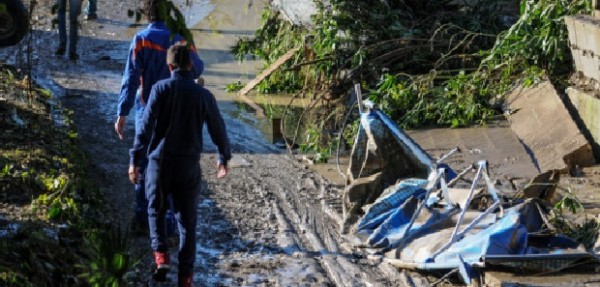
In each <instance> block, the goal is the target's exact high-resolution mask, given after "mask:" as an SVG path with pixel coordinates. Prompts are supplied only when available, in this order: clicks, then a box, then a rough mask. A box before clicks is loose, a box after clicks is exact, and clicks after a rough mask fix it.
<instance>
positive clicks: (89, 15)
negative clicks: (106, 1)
mask: <svg viewBox="0 0 600 287" xmlns="http://www.w3.org/2000/svg"><path fill="white" fill-rule="evenodd" d="M83 19H85V20H88V21H89V20H96V19H98V15H96V14H88V15H85V16H83Z"/></svg>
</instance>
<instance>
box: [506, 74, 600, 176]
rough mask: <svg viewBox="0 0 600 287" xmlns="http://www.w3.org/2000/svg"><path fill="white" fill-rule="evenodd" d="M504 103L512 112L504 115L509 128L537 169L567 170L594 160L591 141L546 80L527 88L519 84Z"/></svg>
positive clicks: (543, 170)
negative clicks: (528, 153)
mask: <svg viewBox="0 0 600 287" xmlns="http://www.w3.org/2000/svg"><path fill="white" fill-rule="evenodd" d="M506 102H507V105H508V106H509V108H510V109H511V110H513V111H516V112H515V113H513V114H511V115H510V116H509V117H508V121H509V122H510V125H511V129H512V130H513V131H514V132H515V134H516V135H517V137H518V138H519V139H520V140H521V142H522V143H523V145H524V146H525V148H526V149H527V150H528V151H529V152H530V154H531V156H532V158H533V159H534V162H535V163H536V164H537V166H538V167H539V169H540V171H541V172H545V171H548V170H552V169H557V170H560V171H562V172H567V171H569V170H570V169H572V168H574V167H575V166H576V165H578V166H579V167H584V166H590V165H593V164H594V163H595V159H594V155H593V152H592V146H591V144H590V143H589V142H588V141H587V139H586V138H585V136H584V135H583V134H582V133H581V131H580V130H579V128H578V127H577V124H576V123H575V121H574V120H573V119H572V118H571V115H570V114H569V112H568V110H567V108H566V107H565V105H564V103H563V102H562V100H561V97H560V95H559V94H558V93H557V92H556V90H555V89H554V86H553V85H552V84H551V83H550V82H549V81H546V82H543V83H540V84H538V85H536V86H534V87H530V88H523V87H519V88H517V89H515V90H514V91H513V92H511V93H510V94H509V95H508V96H507V98H506ZM580 105H581V102H580Z"/></svg>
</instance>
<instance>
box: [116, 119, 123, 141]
mask: <svg viewBox="0 0 600 287" xmlns="http://www.w3.org/2000/svg"><path fill="white" fill-rule="evenodd" d="M124 127H125V117H123V116H119V117H118V118H117V121H116V122H115V132H116V133H117V134H118V135H119V139H121V140H123V138H124V137H125V136H124V133H123V128H124Z"/></svg>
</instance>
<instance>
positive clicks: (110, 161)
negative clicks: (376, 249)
mask: <svg viewBox="0 0 600 287" xmlns="http://www.w3.org/2000/svg"><path fill="white" fill-rule="evenodd" d="M182 2H183V1H182ZM53 4H54V1H50V0H41V1H38V3H37V6H36V7H35V10H34V11H35V12H34V15H33V19H34V23H33V29H34V31H33V34H32V38H31V48H32V49H33V53H32V55H33V57H32V59H33V61H32V68H33V69H32V75H33V77H34V79H35V80H36V81H37V82H38V83H40V84H42V85H43V86H45V87H47V88H49V89H51V90H52V91H53V93H54V94H55V95H56V96H57V97H58V98H59V99H60V101H61V102H62V104H63V105H64V106H66V107H68V108H70V109H72V110H73V111H74V113H75V120H76V124H77V126H78V129H79V137H80V138H81V141H82V144H83V148H84V149H85V151H86V152H87V153H88V155H89V157H90V159H91V162H92V165H93V166H92V168H93V175H92V176H93V180H94V182H95V184H96V185H97V186H98V188H100V189H101V190H102V191H103V192H104V194H105V197H106V200H107V201H108V202H109V204H111V205H113V206H114V208H113V209H112V210H114V214H112V215H111V216H112V217H113V218H114V220H115V223H117V222H121V224H128V223H129V219H130V218H132V216H133V206H134V194H133V186H132V185H131V184H130V183H129V182H128V180H127V174H126V171H127V164H128V153H127V151H128V148H129V147H130V145H131V143H132V137H133V130H134V129H133V121H132V119H131V117H130V118H129V119H128V126H127V128H126V139H125V140H123V141H120V140H118V137H117V136H116V134H115V133H114V130H113V123H114V120H115V118H116V103H117V98H118V92H119V88H120V83H121V73H122V71H123V68H124V63H125V59H126V56H127V50H128V48H129V41H130V39H131V37H132V35H133V34H134V33H135V31H136V30H138V29H141V28H143V27H144V26H145V24H137V23H135V22H134V19H132V18H128V16H127V11H128V10H135V9H136V8H137V6H136V1H133V0H129V1H116V0H100V1H98V15H99V19H98V20H95V21H83V20H82V21H81V22H80V29H79V31H80V41H79V43H78V53H79V55H80V60H78V61H70V60H68V59H66V58H64V57H61V56H56V55H54V49H55V48H56V46H57V41H58V35H57V32H56V30H55V29H54V28H53V27H52V18H54V16H53V15H51V12H50V11H51V6H52V5H53ZM84 4H85V3H84ZM262 5H264V3H262V2H261V1H237V0H221V1H218V0H214V1H210V2H209V1H195V2H194V3H193V4H192V7H193V10H192V11H191V12H190V11H188V12H186V11H185V10H184V14H185V15H187V16H188V21H189V23H190V24H191V25H194V26H193V29H192V30H193V33H194V36H195V39H196V46H197V47H198V48H199V54H200V57H201V58H202V59H203V60H204V61H205V64H206V70H205V73H204V78H205V81H206V87H207V88H208V89H210V90H212V91H213V93H215V95H216V97H217V100H218V101H219V105H220V107H221V110H222V112H223V114H224V118H225V120H226V125H227V128H228V132H229V136H230V140H231V143H232V148H233V152H234V158H233V160H232V162H231V167H232V168H231V172H230V174H229V175H228V177H227V178H225V179H222V180H217V179H216V176H215V163H216V154H215V153H216V149H215V147H214V145H212V143H211V142H210V141H209V140H207V142H206V143H205V153H204V154H203V156H202V159H201V165H202V167H203V177H204V179H205V188H204V189H203V192H202V195H201V199H200V204H199V206H198V218H199V220H198V222H199V223H198V227H197V233H198V241H197V247H198V248H197V261H196V269H195V277H194V282H195V286H390V285H406V283H407V282H409V281H410V280H411V279H409V278H408V277H407V276H406V275H404V274H399V273H398V272H397V271H396V270H393V269H392V268H390V267H389V266H387V265H386V266H382V264H381V262H380V261H378V260H369V259H367V257H366V255H364V254H360V253H358V252H355V251H353V250H351V249H350V248H348V247H347V246H348V245H347V244H344V243H343V242H342V241H341V237H340V236H339V234H337V231H338V230H339V227H338V225H337V222H336V219H337V218H339V212H340V210H339V208H337V205H336V202H338V201H339V196H340V194H339V189H338V188H337V187H336V186H334V185H332V184H331V183H329V182H328V181H327V180H326V179H324V178H323V177H322V176H321V175H319V174H317V173H315V172H313V171H311V170H309V169H308V168H307V167H306V166H303V165H301V164H299V163H298V162H296V161H295V160H292V159H290V157H289V156H288V154H287V153H285V152H283V151H282V150H281V149H278V148H276V147H275V146H274V145H272V144H271V143H270V142H269V141H268V140H266V139H265V136H264V134H263V133H262V132H261V131H260V130H258V129H257V128H256V127H255V125H253V124H257V123H258V122H259V120H257V119H255V118H254V117H253V116H252V114H249V113H247V112H246V111H243V110H239V109H238V106H237V105H236V104H235V102H234V101H233V100H234V97H233V96H232V95H229V94H227V93H226V92H225V91H224V87H225V85H226V84H229V83H232V82H235V81H238V80H242V81H247V80H248V79H250V78H252V77H253V76H254V74H255V72H256V71H257V68H258V67H260V65H261V63H260V62H255V61H249V62H245V63H244V64H239V63H238V62H237V61H236V60H235V59H234V57H233V56H232V55H231V54H230V53H229V47H230V46H231V45H232V44H233V43H234V42H235V40H236V39H237V38H238V37H241V36H248V35H251V34H252V33H253V31H254V28H255V27H256V26H257V25H258V21H259V16H260V14H261V11H262ZM182 7H183V8H184V9H186V8H187V7H185V6H182ZM81 18H83V17H81ZM81 18H80V19H81ZM27 47H28V45H27V43H25V42H23V44H21V45H20V46H15V47H11V48H7V49H4V50H2V51H1V52H0V60H1V61H4V62H6V63H9V64H12V65H15V66H17V67H20V68H23V69H25V68H26V67H25V64H26V63H27V61H26V53H25V51H26V49H27ZM205 138H206V139H208V138H209V137H208V135H206V136H205ZM324 207H327V208H324ZM325 211H329V212H325ZM134 245H135V250H136V252H137V254H139V255H140V256H141V263H140V264H139V265H138V267H137V272H138V277H139V278H142V279H141V280H139V281H140V285H141V286H146V284H147V282H145V281H147V280H148V278H149V274H150V268H151V258H150V254H151V252H150V251H151V250H150V247H149V242H148V239H147V238H144V237H138V238H136V239H135V243H134ZM172 253H173V254H175V253H176V249H173V250H172ZM171 257H172V260H173V261H176V256H175V255H172V256H171ZM174 265H175V267H176V262H175V264H174ZM176 272H177V271H176V268H174V269H173V270H172V271H171V273H170V274H169V279H170V281H171V283H167V284H161V285H159V284H153V285H159V286H163V285H164V286H171V285H173V284H175V283H174V282H176Z"/></svg>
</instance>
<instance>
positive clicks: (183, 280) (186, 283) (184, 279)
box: [177, 274, 194, 287]
mask: <svg viewBox="0 0 600 287" xmlns="http://www.w3.org/2000/svg"><path fill="white" fill-rule="evenodd" d="M193 279H194V274H190V275H187V276H181V275H179V280H178V282H177V286H179V287H192V283H193V281H194V280H193Z"/></svg>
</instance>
